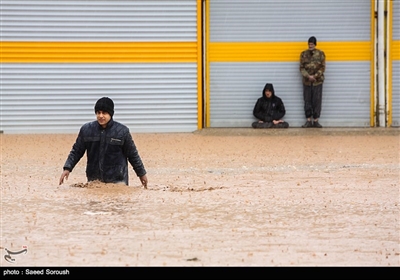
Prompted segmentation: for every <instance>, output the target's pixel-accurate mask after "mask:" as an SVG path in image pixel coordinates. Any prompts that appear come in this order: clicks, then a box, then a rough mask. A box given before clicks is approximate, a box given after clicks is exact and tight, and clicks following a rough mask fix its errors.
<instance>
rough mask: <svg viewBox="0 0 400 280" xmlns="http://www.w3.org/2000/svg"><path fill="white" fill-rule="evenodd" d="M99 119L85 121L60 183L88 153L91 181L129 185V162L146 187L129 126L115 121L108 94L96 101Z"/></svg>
mask: <svg viewBox="0 0 400 280" xmlns="http://www.w3.org/2000/svg"><path fill="white" fill-rule="evenodd" d="M94 112H95V113H96V118H97V121H92V122H88V123H86V124H84V125H83V126H82V127H81V129H80V131H79V134H78V137H77V138H76V141H75V144H74V145H73V146H72V149H71V151H70V153H69V156H68V158H67V160H66V162H65V164H64V167H63V169H64V171H63V172H62V174H61V177H60V182H59V184H60V185H61V184H62V183H63V182H64V178H65V179H66V180H67V179H68V176H69V173H70V172H72V170H73V169H74V167H75V165H76V164H77V163H78V162H79V160H80V159H81V158H82V156H83V155H84V154H85V152H86V156H87V165H86V177H87V180H88V181H94V180H99V181H101V182H104V183H119V182H123V183H125V184H126V185H128V184H129V178H128V161H129V163H130V164H131V165H132V167H133V170H134V171H135V173H136V175H137V176H138V177H139V179H140V182H141V183H142V185H143V187H145V188H147V176H146V170H145V168H144V166H143V163H142V160H141V158H140V156H139V153H138V151H137V149H136V146H135V143H134V141H133V139H132V136H131V134H130V132H129V129H128V127H126V126H125V125H123V124H121V123H119V122H116V121H114V120H113V115H114V102H113V101H112V100H111V99H110V98H108V97H102V98H100V99H99V100H97V102H96V104H95V106H94Z"/></svg>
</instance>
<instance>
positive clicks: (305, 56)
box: [300, 49, 325, 86]
mask: <svg viewBox="0 0 400 280" xmlns="http://www.w3.org/2000/svg"><path fill="white" fill-rule="evenodd" d="M324 72H325V53H324V52H323V51H321V50H318V49H315V50H313V51H310V50H305V51H303V52H302V53H301V55H300V73H301V75H302V76H303V84H304V85H307V86H309V85H311V82H310V81H309V80H308V77H309V76H312V75H314V76H315V78H316V81H315V82H314V83H313V84H314V85H319V84H322V83H323V82H324V79H325V76H324Z"/></svg>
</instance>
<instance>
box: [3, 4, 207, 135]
mask: <svg viewBox="0 0 400 280" xmlns="http://www.w3.org/2000/svg"><path fill="white" fill-rule="evenodd" d="M198 3H199V1H196V0H180V1H176V0H171V1H151V0H148V1H110V0H108V1H64V0H61V1H36V0H34V1H20V0H10V1H4V0H3V1H2V2H1V9H2V17H1V28H2V34H1V41H2V72H1V124H0V125H1V127H0V130H2V131H4V133H36V132H37V133H43V132H49V133H55V132H62V133H70V132H71V133H77V132H78V129H79V128H80V126H81V125H82V124H83V123H84V122H87V121H92V120H94V119H95V115H94V111H93V107H94V103H95V102H96V100H97V99H98V98H100V97H102V96H109V97H111V98H112V99H113V100H114V102H115V115H114V119H115V120H117V121H121V122H123V123H124V124H126V125H127V126H128V127H129V128H130V129H131V131H132V132H188V131H193V130H196V129H198V126H199V123H198V119H199V118H198V116H199V114H200V113H199V107H200V109H201V104H199V103H198V100H199V94H201V93H199V88H198V87H199V86H198V84H199V80H200V79H201V78H200V77H201V75H202V73H199V69H201V68H199V65H198V61H199V55H201V48H200V51H199V46H201V42H198V31H199V29H198V28H199V27H198V25H197V20H198V19H197V16H198V14H197V9H198Z"/></svg>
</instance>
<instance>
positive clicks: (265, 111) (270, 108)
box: [253, 84, 286, 122]
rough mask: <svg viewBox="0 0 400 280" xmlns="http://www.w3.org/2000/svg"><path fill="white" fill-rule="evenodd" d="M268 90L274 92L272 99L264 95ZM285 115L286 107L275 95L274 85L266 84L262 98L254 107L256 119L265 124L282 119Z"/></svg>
mask: <svg viewBox="0 0 400 280" xmlns="http://www.w3.org/2000/svg"><path fill="white" fill-rule="evenodd" d="M267 89H269V90H270V91H271V92H272V95H271V97H270V98H267V97H266V96H265V94H264V92H265V90H267ZM285 114H286V110H285V105H284V104H283V102H282V99H280V98H279V97H278V96H276V95H275V91H274V86H273V85H272V84H265V86H264V89H263V90H262V92H261V97H260V98H258V100H257V102H256V104H255V106H254V109H253V115H254V117H256V118H257V119H258V120H261V121H263V122H272V121H273V120H280V119H282V118H283V116H284V115H285Z"/></svg>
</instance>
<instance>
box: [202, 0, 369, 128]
mask: <svg viewBox="0 0 400 280" xmlns="http://www.w3.org/2000/svg"><path fill="white" fill-rule="evenodd" d="M208 13H209V15H208V16H209V22H208V26H209V34H208V39H207V40H208V41H207V45H208V47H207V52H209V54H208V60H207V61H208V64H207V66H208V69H209V81H208V89H207V92H208V93H207V96H208V101H207V102H208V104H209V116H208V120H207V124H208V125H209V126H211V127H250V125H251V122H253V121H254V118H253V116H252V111H253V107H254V104H255V102H256V100H257V98H258V97H260V96H261V91H262V88H263V86H264V84H265V83H267V82H269V83H273V84H274V87H275V92H276V94H277V95H278V96H280V97H281V98H282V99H283V101H284V103H285V106H286V109H287V113H286V116H285V118H284V119H285V120H286V121H288V122H289V124H290V126H291V127H299V126H301V125H302V124H303V123H304V121H305V116H304V111H303V99H302V84H301V76H300V72H299V57H300V52H301V51H302V50H304V49H306V48H307V47H308V45H307V40H308V38H309V37H310V36H316V37H317V39H318V43H317V48H320V49H322V50H324V51H325V54H326V56H327V68H326V73H325V76H326V81H325V83H324V91H323V103H322V114H321V118H320V121H321V123H322V125H324V126H329V127H369V126H370V115H371V114H370V111H371V101H370V100H371V92H373V89H371V87H372V83H371V59H372V55H371V54H373V49H372V48H373V44H371V1H361V0H359V1H344V0H339V1H317V0H310V1H273V0H265V1H250V0H249V1H210V2H209V6H208Z"/></svg>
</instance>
